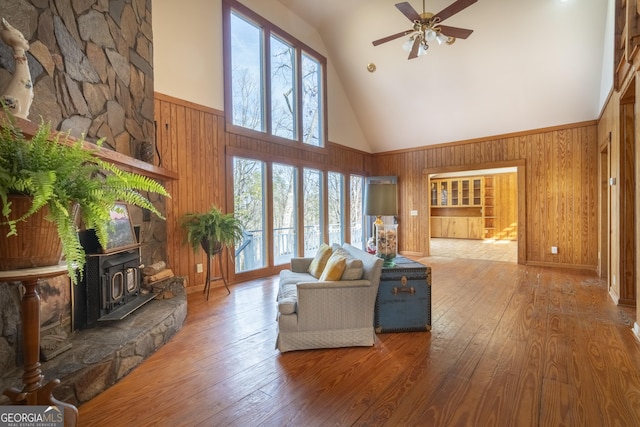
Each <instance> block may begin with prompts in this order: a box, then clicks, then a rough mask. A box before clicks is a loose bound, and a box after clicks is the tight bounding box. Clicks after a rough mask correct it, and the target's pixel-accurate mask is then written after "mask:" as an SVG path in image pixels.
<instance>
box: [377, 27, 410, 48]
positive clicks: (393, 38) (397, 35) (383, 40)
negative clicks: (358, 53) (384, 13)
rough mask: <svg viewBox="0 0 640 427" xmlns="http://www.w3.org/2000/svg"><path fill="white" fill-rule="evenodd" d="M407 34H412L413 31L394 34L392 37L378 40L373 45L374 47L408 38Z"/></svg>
mask: <svg viewBox="0 0 640 427" xmlns="http://www.w3.org/2000/svg"><path fill="white" fill-rule="evenodd" d="M407 34H411V30H407V31H403V32H401V33H398V34H392V35H390V36H387V37H383V38H381V39H378V40H374V41H373V42H372V43H373V45H374V46H378V45H380V44H382V43H386V42H390V41H391V40H395V39H399V38H400V37H402V36H406V35H407Z"/></svg>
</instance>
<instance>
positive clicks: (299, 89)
mask: <svg viewBox="0 0 640 427" xmlns="http://www.w3.org/2000/svg"><path fill="white" fill-rule="evenodd" d="M295 67H296V72H295V76H296V124H295V125H296V130H297V133H298V135H297V136H298V138H297V140H298V142H303V138H304V131H303V129H302V50H301V49H300V48H298V47H296V63H295Z"/></svg>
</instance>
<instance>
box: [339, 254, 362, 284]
mask: <svg viewBox="0 0 640 427" xmlns="http://www.w3.org/2000/svg"><path fill="white" fill-rule="evenodd" d="M363 274H364V264H363V263H362V260H361V259H358V258H352V257H349V258H347V265H346V267H345V268H344V272H343V273H342V279H340V280H359V279H362V275H363Z"/></svg>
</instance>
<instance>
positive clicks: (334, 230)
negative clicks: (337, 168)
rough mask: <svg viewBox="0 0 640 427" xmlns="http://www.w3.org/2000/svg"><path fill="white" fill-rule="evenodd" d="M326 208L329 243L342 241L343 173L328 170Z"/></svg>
mask: <svg viewBox="0 0 640 427" xmlns="http://www.w3.org/2000/svg"><path fill="white" fill-rule="evenodd" d="M327 181H328V187H329V188H328V189H327V209H328V211H329V244H332V243H337V244H342V243H343V242H344V227H343V224H344V216H345V212H344V175H342V174H341V173H337V172H329V174H328V175H327Z"/></svg>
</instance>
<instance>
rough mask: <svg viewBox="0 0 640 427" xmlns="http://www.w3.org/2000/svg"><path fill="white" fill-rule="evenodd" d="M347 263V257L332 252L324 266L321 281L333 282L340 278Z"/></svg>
mask: <svg viewBox="0 0 640 427" xmlns="http://www.w3.org/2000/svg"><path fill="white" fill-rule="evenodd" d="M346 265H347V259H346V258H345V257H344V256H343V255H340V254H332V255H331V256H330V257H329V260H328V261H327V265H326V266H325V267H324V271H323V272H322V275H321V276H320V279H319V280H320V281H321V282H332V281H335V280H340V278H341V277H342V272H343V271H344V268H345V266H346Z"/></svg>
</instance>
